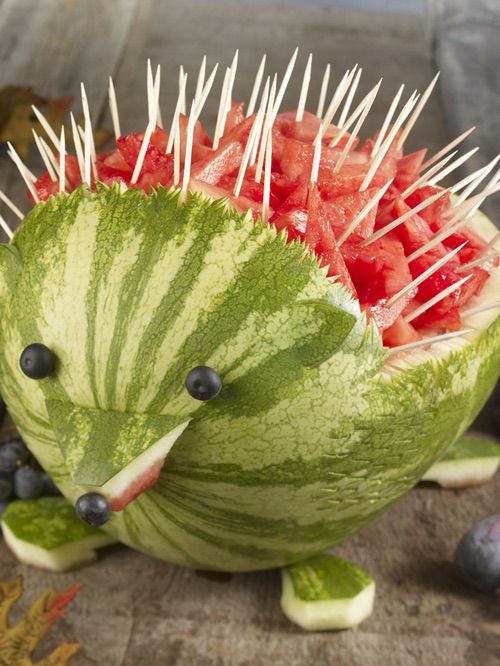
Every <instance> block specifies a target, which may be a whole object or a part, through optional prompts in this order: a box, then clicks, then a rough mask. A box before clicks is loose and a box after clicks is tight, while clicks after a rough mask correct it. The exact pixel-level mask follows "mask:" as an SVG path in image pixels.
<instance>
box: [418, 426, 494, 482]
mask: <svg viewBox="0 0 500 666" xmlns="http://www.w3.org/2000/svg"><path fill="white" fill-rule="evenodd" d="M499 465H500V445H499V444H497V443H495V442H494V441H493V440H492V439H490V438H488V437H485V436H482V435H474V434H469V435H465V436H464V437H459V439H457V441H456V442H455V443H454V444H453V446H452V447H451V448H450V449H448V451H447V452H446V453H445V454H444V456H443V457H442V458H441V459H440V460H439V461H438V462H437V463H435V464H434V465H432V467H431V468H430V469H428V470H427V472H426V473H425V474H424V476H423V477H422V481H433V482H435V483H438V484H439V485H440V486H441V487H442V488H446V489H451V488H467V487H468V486H477V485H479V484H481V483H486V482H487V481H489V480H490V479H491V478H492V477H493V476H494V475H495V473H496V471H497V469H498V466H499Z"/></svg>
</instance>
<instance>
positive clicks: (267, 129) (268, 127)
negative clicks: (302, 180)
mask: <svg viewBox="0 0 500 666" xmlns="http://www.w3.org/2000/svg"><path fill="white" fill-rule="evenodd" d="M275 95H276V74H275V75H274V78H273V84H272V86H271V91H270V93H269V99H268V102H267V110H266V116H265V121H264V129H263V130H262V137H261V140H260V148H259V156H258V158H257V166H256V168H255V182H256V183H260V179H261V176H262V167H263V165H264V156H265V152H266V142H267V137H268V136H269V134H271V132H272V129H273V123H274V119H273V113H272V109H273V106H274V98H275Z"/></svg>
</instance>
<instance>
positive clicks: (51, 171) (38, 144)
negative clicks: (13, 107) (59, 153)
mask: <svg viewBox="0 0 500 666" xmlns="http://www.w3.org/2000/svg"><path fill="white" fill-rule="evenodd" d="M31 131H32V133H33V138H34V139H35V144H36V147H37V148H38V152H39V153H40V156H41V158H42V160H43V163H44V165H45V168H46V169H47V172H48V174H49V176H50V180H51V181H52V182H55V181H56V180H57V176H56V172H55V171H54V169H53V168H52V164H51V163H50V160H49V158H48V156H47V154H46V152H45V149H44V147H43V145H42V143H41V141H40V138H39V136H38V134H37V133H36V132H35V130H34V129H32V130H31Z"/></svg>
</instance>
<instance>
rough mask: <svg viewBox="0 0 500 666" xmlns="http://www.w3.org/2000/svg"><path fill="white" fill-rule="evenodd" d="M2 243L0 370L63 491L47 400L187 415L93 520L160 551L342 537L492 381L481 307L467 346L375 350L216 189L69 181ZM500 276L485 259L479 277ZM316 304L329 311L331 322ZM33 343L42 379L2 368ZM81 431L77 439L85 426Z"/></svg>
mask: <svg viewBox="0 0 500 666" xmlns="http://www.w3.org/2000/svg"><path fill="white" fill-rule="evenodd" d="M477 220H479V222H478V224H479V225H480V226H481V227H482V228H483V229H485V230H487V231H488V233H489V234H490V235H491V234H492V233H494V232H493V231H492V229H491V226H490V225H489V223H487V222H485V221H484V219H483V217H481V218H479V217H478V218H477ZM12 247H14V248H16V249H15V250H12V249H5V250H2V251H1V252H0V262H1V263H0V270H1V271H2V274H3V277H4V279H3V280H2V283H1V285H0V298H1V300H2V303H3V304H4V307H5V316H4V317H3V319H2V322H1V324H0V328H1V330H0V334H1V344H2V350H3V353H2V355H1V357H0V363H1V378H0V386H1V390H2V393H3V395H4V397H5V399H6V401H7V404H8V406H9V409H10V411H11V413H12V415H13V417H14V420H15V421H16V423H17V425H18V427H19V429H20V431H21V433H22V434H23V435H24V437H25V438H26V440H27V442H28V443H29V445H30V448H31V449H32V450H33V452H34V453H35V455H36V456H37V457H38V458H39V459H40V460H41V462H42V464H43V465H44V467H45V468H46V469H47V470H48V471H49V472H50V473H51V474H52V475H53V476H54V478H55V479H56V481H57V482H58V485H59V486H60V487H61V488H62V490H63V492H64V493H65V495H66V496H67V497H68V498H69V499H70V501H73V502H74V501H75V500H76V498H77V497H78V496H79V495H80V494H81V492H82V487H81V486H78V485H76V484H75V483H73V482H72V480H71V473H72V470H74V469H75V468H76V465H77V462H78V460H79V459H81V457H82V451H83V454H84V453H85V451H84V449H85V446H84V444H82V445H81V446H80V447H78V446H76V447H75V446H74V447H72V453H71V455H67V456H66V458H65V457H64V456H63V454H62V453H63V452H62V450H61V448H60V446H59V444H58V441H57V437H56V436H55V431H56V430H57V432H58V435H59V438H60V436H61V429H62V430H64V427H62V426H61V422H60V420H59V419H57V418H56V419H55V421H57V423H55V424H52V423H51V421H50V419H49V417H48V413H47V408H46V402H45V401H46V400H47V399H49V400H51V401H59V402H61V403H63V404H64V403H66V404H67V405H68V410H70V409H72V407H71V406H70V404H69V403H71V404H72V405H74V406H77V407H80V408H83V409H84V410H92V409H96V408H98V409H101V410H106V411H110V410H111V411H116V412H128V413H132V414H133V413H138V414H144V413H146V414H151V415H153V414H162V415H165V416H171V417H180V416H181V415H182V416H183V417H189V418H191V419H192V420H191V422H190V424H189V426H188V427H187V429H186V430H185V431H184V433H183V434H182V435H181V437H180V438H179V439H178V441H177V442H176V444H175V445H174V447H173V449H172V450H171V452H170V453H169V455H168V457H167V460H166V464H165V467H164V471H163V472H162V475H161V477H160V480H159V482H158V483H157V484H156V485H155V486H154V487H153V488H152V489H150V490H149V491H147V492H146V493H144V494H143V495H141V496H140V497H139V498H138V499H137V500H135V501H134V502H133V503H132V504H131V505H130V506H129V507H127V508H126V509H125V510H124V511H122V512H120V513H117V514H115V515H114V516H113V518H112V520H111V521H110V523H109V524H108V525H107V526H106V530H107V531H109V532H110V533H111V534H113V535H114V536H115V537H117V538H118V539H120V540H121V541H123V542H125V543H128V544H129V545H131V546H133V547H135V548H137V549H139V550H143V551H145V552H147V553H149V554H151V555H155V556H157V557H160V558H163V559H166V560H169V561H172V562H175V563H179V564H185V565H189V566H194V567H198V568H205V569H216V570H231V571H239V570H251V569H264V568H269V567H274V566H282V565H284V564H289V563H292V562H296V561H299V560H301V559H304V558H307V557H310V556H313V555H315V554H318V553H320V552H322V551H324V550H326V549H327V548H328V547H330V546H332V545H333V544H335V543H337V542H339V541H341V540H343V539H345V538H347V537H348V536H350V535H351V534H353V533H354V532H356V531H357V530H358V529H359V528H360V527H362V526H363V525H364V524H366V523H367V522H369V521H370V520H373V518H375V517H376V516H377V515H379V514H380V513H381V512H382V511H383V510H384V509H385V508H386V507H387V506H388V505H390V504H391V503H392V502H393V501H395V500H396V499H397V498H398V497H399V496H401V495H402V494H403V493H404V492H406V490H408V489H409V488H410V487H411V486H412V485H414V483H415V482H416V481H417V480H418V479H419V477H420V476H421V475H422V474H423V473H424V471H425V470H426V469H427V468H428V467H429V466H430V465H431V463H432V462H433V461H434V460H435V459H436V458H438V457H439V456H440V455H441V454H442V452H443V451H444V450H445V449H447V448H448V447H449V445H450V444H451V443H452V441H453V440H454V439H455V438H456V437H458V436H459V435H460V434H461V433H462V432H463V431H464V430H465V428H466V427H467V426H468V425H469V423H470V421H471V420H472V419H473V418H474V416H475V414H477V412H478V411H479V409H480V408H481V406H482V404H483V403H484V401H485V400H486V398H487V396H488V394H489V392H490V390H491V388H492V387H493V385H494V383H495V381H496V379H497V377H498V372H499V368H500V330H499V329H500V321H499V319H498V317H497V313H496V312H489V313H486V314H484V313H483V314H481V315H476V316H475V319H474V321H478V322H479V324H480V326H479V328H481V329H484V330H479V331H477V332H474V333H472V334H471V335H470V336H469V340H472V342H470V341H465V340H454V341H452V342H450V343H441V344H440V345H437V344H436V345H434V346H433V351H434V352H435V353H434V354H432V355H431V354H429V353H428V352H426V351H422V352H416V353H412V354H404V355H401V356H393V357H391V360H390V361H387V350H386V349H384V348H383V346H382V344H381V340H380V336H379V334H378V332H377V331H376V329H375V327H374V326H373V325H372V324H367V322H366V320H365V318H364V316H362V315H361V314H360V312H359V307H358V305H357V304H356V303H354V302H353V301H352V300H351V299H350V297H349V296H348V295H347V293H346V292H345V290H344V289H343V288H342V286H340V285H339V284H336V283H335V282H334V281H333V280H332V279H330V278H327V277H326V273H325V269H321V268H320V267H319V265H318V263H317V261H316V259H315V258H314V257H313V256H312V255H311V254H309V253H308V252H307V250H306V248H305V247H304V246H303V245H301V244H300V243H298V242H296V243H290V244H286V242H285V238H284V236H283V235H276V233H275V232H274V230H273V229H272V228H271V227H269V226H266V225H262V224H261V223H254V222H253V221H252V220H251V218H250V217H249V216H238V215H237V214H235V213H234V212H233V211H230V210H228V208H227V206H226V204H225V203H224V202H223V201H218V202H211V201H209V200H205V199H203V198H202V197H200V196H193V197H191V198H190V199H189V200H188V201H187V203H181V201H180V198H179V195H178V193H174V192H169V191H165V190H162V189H160V190H159V191H158V193H157V194H152V195H150V196H147V197H146V196H145V195H144V194H143V193H141V192H135V191H128V192H125V193H123V194H121V193H119V192H118V190H117V189H115V188H110V189H109V190H104V189H101V190H100V191H99V192H97V193H90V192H88V191H86V190H85V189H84V188H79V189H78V190H77V191H75V192H74V193H73V194H72V195H70V196H69V197H67V196H64V195H62V196H58V197H53V198H51V199H49V200H48V201H47V203H45V204H43V205H40V206H37V207H36V208H35V209H34V210H33V211H32V212H31V213H30V214H29V215H28V216H27V218H26V220H25V221H24V223H23V224H22V225H21V228H20V230H19V231H18V232H17V233H16V235H15V238H14V241H13V246H11V248H12ZM499 282H500V278H499V277H498V271H497V272H496V273H495V274H494V275H492V277H491V278H490V281H489V283H490V284H487V285H486V287H485V290H486V291H488V290H489V291H490V293H495V289H498V286H499ZM492 300H494V298H492ZM310 303H312V304H313V307H312V308H311V307H309V306H307V307H304V304H310ZM328 305H329V306H330V308H331V310H330V309H329V308H328ZM332 306H333V307H332ZM318 308H319V310H318ZM318 311H319V312H320V313H321V314H324V313H325V311H326V312H329V313H330V314H331V316H333V320H336V319H338V321H343V322H344V324H346V325H345V329H344V331H343V336H344V337H343V338H342V336H341V339H340V340H339V339H337V337H336V336H335V335H333V336H332V334H331V331H330V329H329V327H328V325H327V323H328V321H329V317H328V316H327V317H325V318H323V317H320V318H319V322H318V321H317V316H316V315H317V313H318ZM21 313H22V314H21ZM68 313H71V316H68ZM346 313H347V314H348V315H349V316H350V317H351V326H352V328H350V329H349V325H348V324H347V322H348V317H347V316H346ZM352 317H354V318H355V319H354V320H352ZM352 323H353V324H354V325H352ZM330 328H331V327H330ZM348 329H349V330H348ZM344 334H345V335H344ZM34 340H37V341H42V342H43V343H44V344H47V346H49V347H51V348H52V349H53V350H54V351H55V353H56V355H57V356H58V359H59V365H58V369H57V373H56V376H55V377H54V378H53V379H45V380H42V381H41V382H33V381H32V380H29V379H27V378H25V377H24V376H23V375H22V374H21V373H20V371H19V369H18V366H17V362H18V358H19V353H20V351H21V350H22V348H23V347H24V346H26V345H27V344H29V343H31V342H33V341H34ZM304 341H307V344H304ZM325 342H326V345H325V346H324V347H323V344H324V343H325ZM318 351H319V352H320V355H319V356H317V355H316V354H317V352H318ZM311 354H312V356H311ZM200 363H203V364H207V365H211V366H212V367H215V368H216V369H217V370H218V371H219V372H220V373H221V375H222V377H223V381H224V390H223V392H222V394H221V396H220V398H217V399H216V400H214V401H213V402H211V403H207V404H200V403H196V404H194V403H195V401H193V399H191V398H190V397H189V396H188V395H187V393H186V392H185V390H184V389H183V387H182V383H183V379H184V376H185V374H184V373H186V372H187V371H188V370H189V369H190V368H191V367H194V366H195V365H198V364H200ZM103 368H104V371H103ZM401 370H404V372H401ZM58 404H59V403H58ZM54 426H55V427H54ZM80 434H81V436H82V441H83V440H84V439H85V437H86V438H87V439H88V441H90V439H89V435H90V434H91V426H89V425H88V424H87V425H82V431H81V433H80ZM63 444H64V443H63ZM131 445H132V442H131ZM62 448H64V446H63V445H62ZM126 448H127V447H126V446H125V445H123V446H120V447H119V450H118V454H117V455H118V458H119V457H120V456H121V455H123V452H124V450H125V449H126ZM91 471H92V470H91V468H88V469H87V472H89V473H90V472H91Z"/></svg>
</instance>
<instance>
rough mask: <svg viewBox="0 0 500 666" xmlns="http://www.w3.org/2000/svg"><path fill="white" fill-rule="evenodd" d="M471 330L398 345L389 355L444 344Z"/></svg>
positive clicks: (390, 350)
mask: <svg viewBox="0 0 500 666" xmlns="http://www.w3.org/2000/svg"><path fill="white" fill-rule="evenodd" d="M473 331H474V329H473V328H463V329H462V330H461V331H453V332H452V333H443V334H442V335H434V336H433V337H432V338H424V339H423V340H418V341H417V342H409V343H408V344H406V345H399V346H398V347H392V348H391V349H388V352H389V354H390V355H391V356H392V355H393V354H399V353H401V352H405V351H410V350H411V349H418V348H419V347H428V346H429V345H433V344H436V343H437V342H445V341H446V340H452V339H453V338H459V337H461V336H462V335H467V334H468V333H472V332H473Z"/></svg>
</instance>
